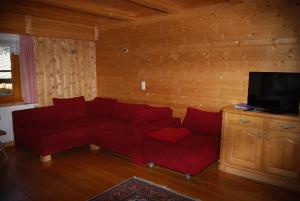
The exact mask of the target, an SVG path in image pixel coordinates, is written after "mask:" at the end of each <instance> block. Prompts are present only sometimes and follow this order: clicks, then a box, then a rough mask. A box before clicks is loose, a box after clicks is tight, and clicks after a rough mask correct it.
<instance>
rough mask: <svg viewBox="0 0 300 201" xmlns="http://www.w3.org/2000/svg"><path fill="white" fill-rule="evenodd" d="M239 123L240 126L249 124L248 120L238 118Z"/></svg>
mask: <svg viewBox="0 0 300 201" xmlns="http://www.w3.org/2000/svg"><path fill="white" fill-rule="evenodd" d="M240 123H241V124H246V123H249V119H245V118H240Z"/></svg>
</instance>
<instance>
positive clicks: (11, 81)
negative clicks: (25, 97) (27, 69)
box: [0, 46, 22, 103]
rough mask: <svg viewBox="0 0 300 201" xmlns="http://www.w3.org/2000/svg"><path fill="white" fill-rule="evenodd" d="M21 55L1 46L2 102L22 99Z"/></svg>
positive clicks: (0, 80)
mask: <svg viewBox="0 0 300 201" xmlns="http://www.w3.org/2000/svg"><path fill="white" fill-rule="evenodd" d="M19 74H20V70H19V56H18V55H15V54H11V53H10V48H9V47H3V46H0V103H11V102H18V101H21V99H22V98H21V89H20V75H19Z"/></svg>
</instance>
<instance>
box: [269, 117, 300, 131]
mask: <svg viewBox="0 0 300 201" xmlns="http://www.w3.org/2000/svg"><path fill="white" fill-rule="evenodd" d="M269 127H270V128H271V129H274V130H281V131H288V132H294V133H300V122H296V121H283V120H278V119H271V120H270V124H269Z"/></svg>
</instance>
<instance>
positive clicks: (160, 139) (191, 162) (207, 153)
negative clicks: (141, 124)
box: [144, 108, 221, 179]
mask: <svg viewBox="0 0 300 201" xmlns="http://www.w3.org/2000/svg"><path fill="white" fill-rule="evenodd" d="M182 127H183V128H185V129H184V130H186V129H188V130H190V133H186V132H185V131H184V130H181V131H180V130H178V129H177V130H176V129H175V128H168V129H162V130H160V131H159V132H158V131H157V132H155V133H150V134H149V135H148V136H147V137H146V138H145V140H144V159H145V161H146V162H150V163H155V164H158V165H160V166H163V167H167V168H170V169H173V170H176V171H179V172H182V173H185V174H186V175H187V178H188V179H189V177H190V176H189V175H196V174H197V173H199V172H200V171H202V170H203V169H205V168H207V167H208V166H209V165H210V164H212V163H213V162H215V161H217V160H218V158H219V152H220V133H221V113H212V112H204V111H200V110H197V109H193V108H188V111H187V115H186V117H185V119H184V121H183V123H182ZM174 129H175V130H174ZM181 129H182V128H181ZM172 132H173V133H172ZM182 133H183V134H182ZM178 136H179V137H178Z"/></svg>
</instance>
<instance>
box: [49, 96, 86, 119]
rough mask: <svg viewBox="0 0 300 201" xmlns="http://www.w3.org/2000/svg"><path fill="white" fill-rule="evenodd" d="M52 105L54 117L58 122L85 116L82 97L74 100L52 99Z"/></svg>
mask: <svg viewBox="0 0 300 201" xmlns="http://www.w3.org/2000/svg"><path fill="white" fill-rule="evenodd" d="M53 105H54V111H55V114H56V117H57V118H58V120H60V121H66V120H72V119H77V118H82V117H85V116H87V112H86V107H85V100H84V97H83V96H80V97H75V98H53Z"/></svg>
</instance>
